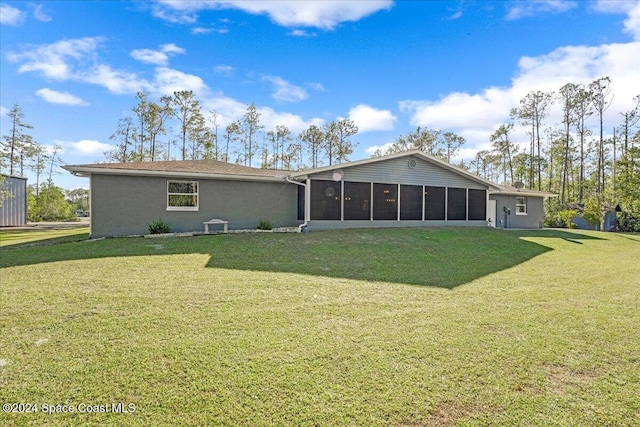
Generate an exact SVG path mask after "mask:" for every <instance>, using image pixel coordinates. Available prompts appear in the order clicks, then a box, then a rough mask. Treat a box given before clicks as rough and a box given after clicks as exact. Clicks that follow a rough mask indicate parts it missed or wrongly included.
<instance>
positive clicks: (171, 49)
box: [160, 43, 187, 54]
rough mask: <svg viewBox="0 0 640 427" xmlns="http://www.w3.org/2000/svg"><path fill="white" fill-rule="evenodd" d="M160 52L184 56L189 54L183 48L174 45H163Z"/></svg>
mask: <svg viewBox="0 0 640 427" xmlns="http://www.w3.org/2000/svg"><path fill="white" fill-rule="evenodd" d="M160 50H161V51H163V52H164V53H173V54H184V53H187V51H186V50H184V49H183V48H181V47H179V46H176V45H175V44H174V43H167V44H161V45H160Z"/></svg>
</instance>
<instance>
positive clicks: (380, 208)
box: [373, 184, 398, 221]
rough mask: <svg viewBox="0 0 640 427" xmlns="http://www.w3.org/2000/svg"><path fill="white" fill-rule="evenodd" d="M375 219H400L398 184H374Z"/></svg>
mask: <svg viewBox="0 0 640 427" xmlns="http://www.w3.org/2000/svg"><path fill="white" fill-rule="evenodd" d="M373 219H374V220H375V221H380V220H397V219H398V186H397V185H396V184H373Z"/></svg>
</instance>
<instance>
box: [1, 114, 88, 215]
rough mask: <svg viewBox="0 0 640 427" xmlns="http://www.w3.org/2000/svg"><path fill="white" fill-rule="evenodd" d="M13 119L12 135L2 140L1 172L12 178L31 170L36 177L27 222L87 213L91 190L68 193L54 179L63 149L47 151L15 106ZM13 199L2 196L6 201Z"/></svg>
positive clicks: (30, 187) (31, 190)
mask: <svg viewBox="0 0 640 427" xmlns="http://www.w3.org/2000/svg"><path fill="white" fill-rule="evenodd" d="M7 117H8V118H9V120H10V126H9V133H8V134H6V135H3V136H2V140H1V141H0V170H2V171H3V172H6V173H7V174H8V175H9V176H20V177H23V176H24V175H25V173H26V172H27V171H30V172H32V173H33V174H34V175H35V177H36V182H35V184H31V185H29V186H28V189H27V219H28V220H29V221H43V220H44V221H60V220H70V219H73V218H75V216H76V211H77V210H86V209H88V205H89V196H88V194H89V190H85V189H76V190H64V189H62V188H60V187H57V186H56V185H55V184H54V182H53V177H54V175H55V174H57V173H58V172H57V167H58V166H60V165H62V164H63V163H62V159H61V158H60V153H61V151H62V147H60V146H59V145H54V146H53V148H49V149H47V148H45V147H44V146H43V145H42V144H40V143H39V142H38V141H36V140H35V139H34V138H33V136H31V135H30V134H29V133H28V131H29V129H33V126H32V125H30V124H29V123H27V122H26V121H25V119H24V112H23V111H22V108H21V107H20V106H19V105H18V104H14V105H13V107H12V108H11V110H10V111H9V112H8V113H7ZM6 197H12V196H11V195H10V194H0V205H1V204H2V199H3V198H6Z"/></svg>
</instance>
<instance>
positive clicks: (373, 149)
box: [364, 142, 393, 156]
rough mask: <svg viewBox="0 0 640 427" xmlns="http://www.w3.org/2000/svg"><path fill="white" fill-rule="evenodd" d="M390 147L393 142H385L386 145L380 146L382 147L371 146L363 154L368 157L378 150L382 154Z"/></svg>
mask: <svg viewBox="0 0 640 427" xmlns="http://www.w3.org/2000/svg"><path fill="white" fill-rule="evenodd" d="M392 147H393V142H387V143H386V144H382V145H371V146H369V147H367V148H366V149H365V150H364V152H365V153H367V154H368V155H369V156H373V154H374V153H375V152H376V151H378V150H380V152H381V153H384V152H385V151H387V150H388V149H390V148H392Z"/></svg>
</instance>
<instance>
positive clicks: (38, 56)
mask: <svg viewBox="0 0 640 427" xmlns="http://www.w3.org/2000/svg"><path fill="white" fill-rule="evenodd" d="M103 40H104V39H103V38H101V37H86V38H82V39H71V40H60V41H58V42H55V43H51V44H42V45H35V46H33V45H30V46H27V48H26V49H25V50H24V51H23V52H21V53H13V52H9V54H8V55H7V58H8V59H9V61H11V62H21V63H22V64H21V65H20V67H19V68H18V72H20V73H25V72H30V71H35V72H40V73H42V74H43V75H44V76H45V77H47V78H50V79H54V80H66V79H69V78H71V77H72V76H73V74H74V71H73V70H74V68H75V67H78V66H84V65H86V62H89V61H91V60H92V59H93V58H94V57H95V53H96V51H97V49H98V46H99V44H100V43H101V42H102V41H103Z"/></svg>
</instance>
